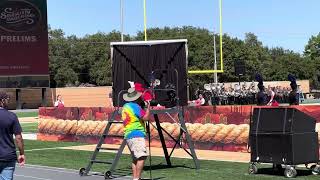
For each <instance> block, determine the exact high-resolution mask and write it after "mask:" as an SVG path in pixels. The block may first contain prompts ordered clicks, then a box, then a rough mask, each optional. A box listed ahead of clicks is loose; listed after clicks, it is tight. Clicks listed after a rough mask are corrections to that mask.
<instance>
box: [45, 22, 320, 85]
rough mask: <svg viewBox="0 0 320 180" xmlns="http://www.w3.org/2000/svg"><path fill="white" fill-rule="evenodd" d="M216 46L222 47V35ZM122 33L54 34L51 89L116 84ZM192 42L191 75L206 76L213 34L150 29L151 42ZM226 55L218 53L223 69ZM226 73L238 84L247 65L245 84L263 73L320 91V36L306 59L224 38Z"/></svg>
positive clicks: (248, 38) (223, 78) (199, 79)
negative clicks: (113, 54) (114, 64)
mask: <svg viewBox="0 0 320 180" xmlns="http://www.w3.org/2000/svg"><path fill="white" fill-rule="evenodd" d="M215 35H216V39H217V41H216V45H217V47H219V46H220V45H219V41H218V39H219V35H218V34H215ZM120 39H121V33H120V32H118V31H112V32H109V33H103V32H98V33H96V34H92V35H86V36H84V37H77V36H75V35H71V36H66V35H65V33H64V32H63V30H61V29H51V28H50V29H49V72H50V80H51V87H65V86H79V85H81V84H83V83H87V84H92V85H96V86H106V85H111V84H112V78H111V75H112V69H111V60H110V42H115V41H120ZM163 39H188V51H189V57H188V69H189V70H201V69H213V67H214V48H213V44H214V34H213V33H212V32H210V31H209V30H207V29H203V28H196V27H191V26H185V27H181V28H180V27H174V28H169V27H164V28H151V29H148V40H163ZM124 40H125V41H139V40H141V41H142V40H144V33H143V32H142V31H140V32H138V33H137V34H136V35H125V36H124ZM219 51H220V49H219V48H217V60H218V69H220V67H219V60H220V52H219ZM223 59H224V73H221V74H218V79H219V82H234V81H238V77H237V76H235V74H234V63H235V61H237V60H241V61H244V62H245V67H246V73H245V75H244V76H242V77H241V80H242V81H252V80H254V75H255V74H256V73H261V74H262V75H263V77H264V80H266V81H281V80H287V77H288V74H289V73H290V74H294V75H295V76H296V77H297V79H309V80H310V82H311V87H312V88H320V81H319V80H320V70H319V69H320V33H319V34H318V35H315V36H312V37H310V39H309V42H308V43H307V44H306V45H305V50H304V52H303V54H299V53H296V52H293V51H292V50H288V49H284V48H282V47H273V48H269V47H267V46H265V45H263V43H262V42H261V41H259V39H258V37H257V36H256V35H255V34H253V33H246V35H245V38H244V39H243V40H242V39H239V38H236V37H231V36H229V35H228V34H224V35H223ZM189 80H190V83H191V86H194V87H202V86H203V84H205V83H210V82H213V74H201V75H192V74H189Z"/></svg>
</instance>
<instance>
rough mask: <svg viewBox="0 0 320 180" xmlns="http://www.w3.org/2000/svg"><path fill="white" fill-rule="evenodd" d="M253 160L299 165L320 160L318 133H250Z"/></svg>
mask: <svg viewBox="0 0 320 180" xmlns="http://www.w3.org/2000/svg"><path fill="white" fill-rule="evenodd" d="M249 143H250V145H251V162H263V163H274V164H287V165H298V164H306V163H316V162H318V161H319V144H318V133H317V132H310V133H299V134H290V133H285V134H282V133H263V134H250V136H249Z"/></svg>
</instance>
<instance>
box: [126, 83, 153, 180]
mask: <svg viewBox="0 0 320 180" xmlns="http://www.w3.org/2000/svg"><path fill="white" fill-rule="evenodd" d="M141 95H142V93H141V92H138V91H136V90H135V89H134V88H130V89H129V90H128V93H126V94H124V95H123V99H124V100H125V101H126V102H127V103H126V104H124V105H123V108H122V112H121V118H122V120H123V126H124V138H125V140H126V141H127V145H128V147H129V150H130V152H131V156H132V174H133V179H134V180H139V179H140V178H141V172H142V169H143V166H144V161H145V160H146V158H147V156H148V153H147V148H146V142H145V137H146V130H145V124H144V121H147V120H149V117H150V103H147V108H146V110H144V109H143V108H142V107H141V106H140V104H142V103H144V102H143V100H142V99H141Z"/></svg>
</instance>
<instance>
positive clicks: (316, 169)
mask: <svg viewBox="0 0 320 180" xmlns="http://www.w3.org/2000/svg"><path fill="white" fill-rule="evenodd" d="M311 170H312V174H313V175H319V174H320V166H316V165H314V166H312V167H311Z"/></svg>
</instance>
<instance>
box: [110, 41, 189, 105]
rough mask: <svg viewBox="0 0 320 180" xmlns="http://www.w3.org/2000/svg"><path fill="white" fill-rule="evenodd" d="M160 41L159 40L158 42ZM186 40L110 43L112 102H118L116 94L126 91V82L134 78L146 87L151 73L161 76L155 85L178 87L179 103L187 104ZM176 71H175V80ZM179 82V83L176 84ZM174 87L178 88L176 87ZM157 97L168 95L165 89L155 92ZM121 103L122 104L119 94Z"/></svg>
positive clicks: (159, 98)
mask: <svg viewBox="0 0 320 180" xmlns="http://www.w3.org/2000/svg"><path fill="white" fill-rule="evenodd" d="M159 42H161V41H159ZM185 45H186V41H177V42H169V43H163V42H161V43H159V44H157V43H154V42H153V43H150V44H147V42H146V44H134V43H133V44H127V43H124V44H111V46H112V55H113V56H112V82H113V86H112V89H113V92H112V94H113V104H114V106H116V105H117V104H118V102H117V101H118V94H119V92H120V91H121V90H127V89H128V88H129V87H130V85H129V83H128V81H134V82H138V83H141V84H143V85H144V86H145V87H149V83H150V79H151V74H152V72H154V73H153V74H155V76H156V78H157V79H160V81H161V84H160V86H159V87H158V88H160V89H164V88H165V86H166V85H168V84H173V85H175V86H178V96H179V105H182V106H185V105H187V59H186V46H185ZM175 70H176V71H177V72H178V83H177V80H176V79H177V78H176V73H175ZM176 84H178V85H176ZM176 88H177V87H176ZM156 97H157V99H158V100H163V99H166V98H167V94H166V92H163V91H162V92H161V93H158V94H157V96H156ZM119 104H120V106H122V105H123V100H122V95H121V96H120V102H119Z"/></svg>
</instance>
